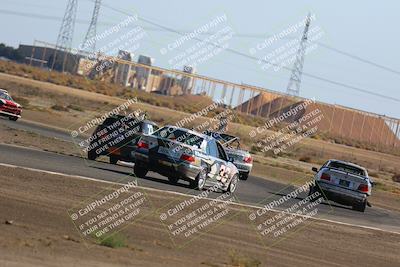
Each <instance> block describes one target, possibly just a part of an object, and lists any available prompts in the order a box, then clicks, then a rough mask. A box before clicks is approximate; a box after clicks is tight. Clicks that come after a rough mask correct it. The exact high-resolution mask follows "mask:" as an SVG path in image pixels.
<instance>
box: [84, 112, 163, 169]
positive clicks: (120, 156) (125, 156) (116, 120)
mask: <svg viewBox="0 0 400 267" xmlns="http://www.w3.org/2000/svg"><path fill="white" fill-rule="evenodd" d="M157 129H158V126H157V124H156V123H155V122H152V121H149V120H146V119H144V117H141V116H137V115H134V114H128V115H113V116H110V117H108V118H106V119H105V120H104V121H103V123H102V124H100V125H99V126H97V128H96V129H95V131H94V132H93V134H92V137H91V138H90V140H91V142H90V145H89V148H88V159H90V160H95V159H96V158H97V157H99V156H101V155H105V156H108V157H109V158H110V163H111V164H117V162H118V160H121V161H125V162H135V150H136V147H137V142H138V141H139V139H140V137H141V136H142V135H147V134H151V133H153V132H154V131H155V130H157Z"/></svg>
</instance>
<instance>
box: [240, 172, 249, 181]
mask: <svg viewBox="0 0 400 267" xmlns="http://www.w3.org/2000/svg"><path fill="white" fill-rule="evenodd" d="M247 178H249V174H248V173H243V174H241V175H240V180H243V181H246V180H247Z"/></svg>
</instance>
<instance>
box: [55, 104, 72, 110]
mask: <svg viewBox="0 0 400 267" xmlns="http://www.w3.org/2000/svg"><path fill="white" fill-rule="evenodd" d="M51 109H54V110H57V111H69V109H68V107H65V106H63V105H59V104H55V105H53V106H51Z"/></svg>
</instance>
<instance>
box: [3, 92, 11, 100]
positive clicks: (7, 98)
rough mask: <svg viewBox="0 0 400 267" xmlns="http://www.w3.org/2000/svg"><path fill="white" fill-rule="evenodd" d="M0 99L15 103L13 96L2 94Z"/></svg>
mask: <svg viewBox="0 0 400 267" xmlns="http://www.w3.org/2000/svg"><path fill="white" fill-rule="evenodd" d="M0 98H3V99H6V100H9V101H13V100H12V98H11V96H9V95H7V94H6V93H3V92H0Z"/></svg>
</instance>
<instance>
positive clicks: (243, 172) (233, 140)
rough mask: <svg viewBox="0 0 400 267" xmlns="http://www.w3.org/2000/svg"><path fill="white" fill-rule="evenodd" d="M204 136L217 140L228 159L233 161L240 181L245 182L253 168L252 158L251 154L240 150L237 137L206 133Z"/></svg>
mask: <svg viewBox="0 0 400 267" xmlns="http://www.w3.org/2000/svg"><path fill="white" fill-rule="evenodd" d="M205 134H207V135H210V136H212V137H214V138H215V139H217V140H218V141H219V142H220V143H221V144H222V145H223V146H224V148H225V151H226V153H227V154H228V157H230V158H232V159H233V164H235V166H236V167H237V168H238V170H239V173H240V176H239V178H240V179H241V180H247V178H248V177H249V174H250V172H251V169H252V168H253V158H252V157H251V154H250V153H249V152H248V151H246V150H243V149H241V148H240V139H239V137H236V136H233V135H229V134H226V133H219V132H212V131H206V132H205Z"/></svg>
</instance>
